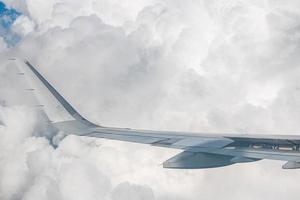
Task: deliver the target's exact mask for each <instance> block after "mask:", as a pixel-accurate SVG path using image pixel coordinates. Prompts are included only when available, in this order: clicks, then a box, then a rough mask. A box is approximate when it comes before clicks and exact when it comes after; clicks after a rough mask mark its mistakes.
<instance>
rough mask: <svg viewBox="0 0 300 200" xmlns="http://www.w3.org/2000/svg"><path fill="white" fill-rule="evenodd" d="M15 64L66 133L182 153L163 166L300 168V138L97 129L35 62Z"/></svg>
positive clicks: (21, 61) (109, 128)
mask: <svg viewBox="0 0 300 200" xmlns="http://www.w3.org/2000/svg"><path fill="white" fill-rule="evenodd" d="M12 61H13V62H15V63H16V64H17V65H18V66H19V67H20V70H21V72H20V74H22V75H25V76H26V77H27V78H28V80H29V81H30V82H31V83H32V84H31V85H32V87H33V89H32V90H34V91H35V93H36V96H37V97H38V100H39V101H40V103H42V105H43V108H44V110H45V113H46V114H47V116H48V118H49V120H50V122H51V123H52V124H53V126H55V127H56V128H57V129H58V130H60V131H63V132H65V133H67V134H76V135H79V136H86V137H94V138H105V139H111V140H120V141H126V142H135V143H142V144H148V145H151V146H158V147H166V148H175V149H181V150H182V152H181V153H179V154H177V155H175V156H174V157H172V158H170V159H168V160H167V161H165V162H164V163H163V167H165V168H177V169H200V168H214V167H222V166H227V165H232V164H236V163H246V162H254V161H258V160H261V159H271V160H282V161H287V162H286V163H285V164H284V165H283V166H282V168H284V169H296V168H300V151H299V146H300V136H298V135H245V134H222V133H220V134H211V133H190V132H174V131H150V130H135V129H129V128H114V127H105V126H100V125H96V124H95V123H92V122H90V121H88V120H87V119H85V118H84V117H82V116H81V115H80V114H79V113H78V112H77V111H76V110H75V109H74V108H73V107H72V106H71V105H70V104H69V103H68V102H67V101H66V100H65V99H64V97H63V96H62V95H60V94H59V93H58V92H57V90H56V89H55V88H54V87H53V86H52V85H51V84H50V83H49V82H48V81H47V80H46V79H45V78H44V77H43V76H42V75H41V74H40V73H39V72H38V71H37V69H36V68H35V67H34V66H33V65H32V64H31V63H29V62H28V61H27V60H18V59H12ZM46 93H47V94H46Z"/></svg>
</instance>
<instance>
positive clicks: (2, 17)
mask: <svg viewBox="0 0 300 200" xmlns="http://www.w3.org/2000/svg"><path fill="white" fill-rule="evenodd" d="M20 15H21V13H20V12H18V11H17V10H15V9H13V8H7V7H6V5H5V4H4V3H3V2H1V1H0V36H1V37H3V39H4V41H5V42H6V43H7V44H8V46H13V45H14V44H16V43H17V42H18V41H19V40H20V37H19V36H18V35H17V34H16V33H14V32H12V30H11V26H12V24H13V23H14V21H15V20H16V19H17V18H18V17H19V16H20Z"/></svg>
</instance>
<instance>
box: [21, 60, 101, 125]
mask: <svg viewBox="0 0 300 200" xmlns="http://www.w3.org/2000/svg"><path fill="white" fill-rule="evenodd" d="M19 64H21V65H24V64H25V65H26V67H23V70H25V72H24V74H25V77H26V78H27V79H29V82H30V83H31V84H32V87H33V88H34V92H35V94H36V96H37V98H38V100H39V101H40V103H41V105H44V107H43V108H44V110H45V112H46V114H47V116H48V117H49V119H50V120H51V121H53V122H62V121H69V120H77V121H78V122H80V123H83V124H85V125H89V126H96V125H95V124H94V123H92V122H90V121H88V120H87V119H85V118H84V117H83V116H81V114H80V113H79V112H77V111H76V110H75V108H74V107H73V106H72V105H71V104H70V103H69V102H67V100H66V99H65V98H64V97H63V96H62V95H61V94H59V92H58V91H57V90H56V89H55V88H54V87H53V86H52V85H51V84H50V83H49V82H48V81H47V80H46V79H45V78H44V77H43V76H42V75H41V74H40V73H39V72H38V71H37V70H36V68H35V67H34V66H33V65H32V64H31V63H30V62H29V61H28V60H24V61H23V62H22V63H19ZM19 66H20V65H19Z"/></svg>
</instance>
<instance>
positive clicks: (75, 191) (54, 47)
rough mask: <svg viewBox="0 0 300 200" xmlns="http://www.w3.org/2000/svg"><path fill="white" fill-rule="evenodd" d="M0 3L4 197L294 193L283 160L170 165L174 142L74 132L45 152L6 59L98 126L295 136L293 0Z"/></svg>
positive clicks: (299, 82) (298, 104) (299, 87)
mask: <svg viewBox="0 0 300 200" xmlns="http://www.w3.org/2000/svg"><path fill="white" fill-rule="evenodd" d="M3 2H4V3H5V5H6V8H5V6H4V5H2V4H0V25H1V27H0V36H1V38H0V51H1V55H0V63H1V68H0V135H1V140H0V177H1V178H0V199H1V200H2V199H3V200H19V199H24V200H34V199H45V200H46V199H49V200H50V199H57V200H69V199H70V200H71V199H72V200H81V199H84V200H94V199H108V200H128V199H133V200H141V199H143V200H153V199H157V200H186V199H187V200H194V199H203V200H206V199H220V198H222V199H263V200H266V199H272V200H273V199H278V200H281V199H292V200H293V199H298V193H299V192H298V190H299V184H298V182H297V180H298V179H299V178H300V177H299V172H298V171H297V170H292V171H285V170H282V169H281V164H283V163H282V162H276V161H260V162H256V163H250V164H239V165H233V166H230V167H225V168H220V169H210V170H167V169H163V168H162V166H161V163H162V162H163V161H164V160H166V159H168V158H170V157H171V156H173V155H175V154H176V153H178V151H177V150H170V149H163V148H153V147H148V146H144V145H138V144H129V143H124V142H112V141H106V140H100V139H98V140H96V139H91V138H82V137H76V136H68V137H66V138H65V139H64V140H62V141H61V143H60V145H59V147H58V148H56V149H53V147H52V146H51V145H49V141H48V140H47V139H46V138H45V137H36V136H37V135H39V136H41V135H48V133H47V130H45V129H42V128H41V127H42V125H43V122H42V120H41V119H40V118H39V117H38V115H37V114H36V113H35V112H34V111H33V109H32V107H31V106H30V104H31V103H32V102H33V101H34V100H33V99H32V97H30V96H31V95H29V94H28V93H25V92H24V91H23V87H24V84H23V83H22V82H21V81H20V80H18V78H17V77H16V76H15V71H14V69H13V66H12V65H11V63H10V62H9V61H8V60H7V58H9V57H11V56H18V57H24V58H27V59H29V60H30V61H31V62H32V63H34V64H35V65H36V66H38V69H39V70H40V71H41V73H42V74H44V75H45V76H46V77H47V78H48V80H49V81H50V82H51V83H53V85H54V86H55V87H56V88H57V89H58V90H59V91H60V92H61V93H62V94H63V95H64V96H65V97H66V98H67V99H68V100H69V101H70V102H71V103H72V104H73V105H74V107H76V108H77V110H79V111H80V112H81V113H82V114H83V115H84V116H86V117H87V118H88V119H91V120H92V121H94V122H96V123H98V124H102V125H106V126H118V127H132V128H143V129H155V130H176V131H180V130H184V131H195V132H221V133H222V132H234V133H252V134H253V133H254V134H256V133H262V134H299V133H298V132H299V131H300V123H299V119H300V112H299V111H300V79H299V74H300V68H299V64H300V57H299V52H300V15H299V13H300V12H299V11H300V3H299V1H297V0H286V1H280V0H259V1H253V0H252V1H250V0H249V1H248V0H246V1H239V0H229V1H228V0H227V1H220V0H218V1H217V0H201V1H194V0H185V1H182V0H160V1H158V0H136V1H129V0H97V1H96V0H86V1H84V2H83V1H79V0H49V1H48V0H47V1H40V0H5V1H3ZM5 23H8V24H5ZM11 38H13V39H11Z"/></svg>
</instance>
